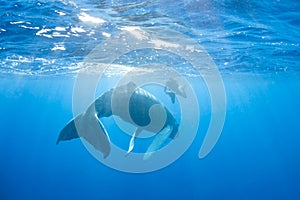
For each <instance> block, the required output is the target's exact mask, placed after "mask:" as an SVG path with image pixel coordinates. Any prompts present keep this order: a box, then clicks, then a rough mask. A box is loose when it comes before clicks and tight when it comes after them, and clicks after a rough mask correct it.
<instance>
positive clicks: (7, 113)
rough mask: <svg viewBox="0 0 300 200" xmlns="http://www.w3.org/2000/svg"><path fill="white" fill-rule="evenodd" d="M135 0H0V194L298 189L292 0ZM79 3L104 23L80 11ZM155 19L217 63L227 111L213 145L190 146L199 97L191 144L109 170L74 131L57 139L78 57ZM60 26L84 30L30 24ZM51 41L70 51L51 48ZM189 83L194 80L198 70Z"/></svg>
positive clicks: (111, 195) (259, 194)
mask: <svg viewBox="0 0 300 200" xmlns="http://www.w3.org/2000/svg"><path fill="white" fill-rule="evenodd" d="M141 2H142V1H136V2H135V3H134V2H127V1H121V0H120V1H115V2H114V3H112V2H110V1H88V0H86V1H73V3H71V1H55V2H53V1H39V2H38V1H29V0H28V1H20V2H17V1H11V2H4V1H1V2H0V11H1V12H0V16H1V17H0V19H1V20H0V71H1V74H0V199H3V200H4V199H84V198H86V199H129V198H130V199H171V198H172V199H183V198H184V199H299V198H300V194H299V191H300V181H299V180H300V172H299V169H300V156H299V145H300V135H299V134H300V125H299V111H300V106H299V102H300V92H299V91H300V79H299V78H300V74H299V66H300V65H299V63H300V59H299V55H300V53H299V35H300V34H299V25H300V21H299V19H300V17H299V12H300V10H299V3H298V1H179V2H173V1H167V0H165V1H160V2H150V3H145V4H138V3H141ZM182 2H184V3H182ZM74 3H75V4H76V5H74ZM128 3H132V4H133V6H131V7H128V6H125V5H127V4H128ZM82 8H88V9H89V10H88V11H85V12H87V13H89V14H90V15H91V16H97V17H99V18H102V19H105V20H106V21H108V23H106V24H103V25H99V24H98V25H95V24H87V23H83V22H80V20H78V15H80V13H82V12H83V11H82V10H81V9H82ZM55 11H59V12H64V13H65V14H66V15H64V16H59V14H57V12H55ZM19 21H23V22H22V23H19V24H15V23H11V22H19ZM25 22H30V24H28V23H25ZM152 23H154V25H155V26H158V27H159V26H161V27H167V28H172V29H175V30H177V31H180V32H182V33H184V34H187V35H188V36H190V37H192V38H194V39H195V40H197V41H198V42H199V43H200V44H201V45H203V46H204V48H205V49H206V50H207V51H208V53H209V54H210V55H211V56H212V58H213V59H214V61H215V62H216V64H217V66H218V67H219V68H220V72H221V74H222V78H223V81H224V85H225V89H226V94H227V116H226V122H225V126H224V129H223V132H222V135H221V137H220V140H219V141H218V143H217V145H216V146H215V148H214V149H213V151H212V152H211V153H210V154H209V155H208V156H207V157H205V158H204V159H201V160H200V159H199V158H198V156H197V155H198V151H199V148H200V146H201V144H202V141H203V137H204V134H205V130H206V129H207V126H208V123H209V117H210V111H209V109H207V107H209V105H205V102H206V103H207V101H206V100H200V102H201V103H202V104H201V105H200V107H201V108H203V110H201V121H200V128H199V132H198V135H197V137H196V139H195V141H194V142H193V144H192V146H191V147H190V148H189V149H188V151H187V152H186V153H185V154H184V155H183V156H182V157H181V158H180V159H179V160H178V161H176V162H175V163H173V164H172V165H170V166H168V167H166V168H164V169H162V170H159V171H156V172H152V173H148V174H127V173H123V172H119V171H116V170H113V169H110V168H108V167H106V166H104V165H102V164H101V163H100V162H98V161H97V160H96V159H94V158H93V157H92V156H91V155H90V154H89V153H88V152H87V150H86V149H85V148H84V146H83V145H82V143H81V141H80V140H74V141H71V142H65V143H62V144H60V145H56V144H55V142H56V139H57V136H58V133H59V131H60V130H61V128H62V127H64V125H65V124H66V123H67V122H68V121H69V120H70V119H71V118H72V90H73V84H74V81H75V76H76V73H75V72H76V70H78V66H77V65H76V63H78V62H80V61H82V60H83V59H84V57H85V56H86V55H87V53H88V52H89V51H90V50H91V49H92V48H93V47H95V45H96V44H99V43H101V41H103V40H104V39H105V37H104V36H103V35H102V32H107V33H111V34H115V33H117V32H118V31H119V28H120V27H121V26H128V25H138V26H150V25H151V24H152ZM21 25H24V26H26V27H27V28H26V27H24V26H21ZM57 26H60V27H65V28H66V31H64V32H63V33H62V34H67V33H70V34H73V33H72V31H71V28H72V27H81V28H82V29H84V30H85V31H86V32H83V33H78V34H79V35H78V36H75V35H71V36H70V37H52V38H47V37H45V36H37V35H36V33H37V32H38V31H39V30H41V29H43V28H48V29H50V31H49V34H50V35H52V36H53V35H55V34H54V32H55V27H57ZM28 27H38V28H37V29H34V28H33V29H30V28H28ZM91 31H94V32H95V34H94V35H89V34H88V33H90V32H91ZM95 38H97V40H95ZM56 43H58V44H59V45H64V46H65V48H66V50H64V51H60V50H56V51H54V50H51V49H52V48H53V47H54V46H55V45H56ZM41 58H42V59H44V60H42V61H41ZM66 66H67V67H66ZM191 84H192V85H193V86H194V87H195V88H196V91H197V89H198V91H199V86H198V85H197V84H198V82H197V80H194V79H192V80H191ZM200 88H201V87H200ZM201 94H203V92H202V91H201V92H200V91H199V92H197V96H198V98H199V99H203V98H204V99H209V97H208V96H205V97H203V96H201ZM203 104H204V105H203ZM202 111H203V112H202ZM108 129H110V130H111V132H114V130H116V127H114V126H112V127H108Z"/></svg>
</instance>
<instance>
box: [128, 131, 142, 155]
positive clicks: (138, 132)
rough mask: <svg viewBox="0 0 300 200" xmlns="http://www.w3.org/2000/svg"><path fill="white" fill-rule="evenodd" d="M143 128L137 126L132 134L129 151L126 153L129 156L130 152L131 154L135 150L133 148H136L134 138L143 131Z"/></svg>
mask: <svg viewBox="0 0 300 200" xmlns="http://www.w3.org/2000/svg"><path fill="white" fill-rule="evenodd" d="M142 130H143V129H141V128H137V129H136V130H135V132H134V133H133V135H132V137H131V139H130V142H129V147H128V151H127V153H126V156H127V155H128V154H130V152H131V151H132V150H133V148H134V138H135V137H136V136H138V135H139V134H140V133H141V132H142Z"/></svg>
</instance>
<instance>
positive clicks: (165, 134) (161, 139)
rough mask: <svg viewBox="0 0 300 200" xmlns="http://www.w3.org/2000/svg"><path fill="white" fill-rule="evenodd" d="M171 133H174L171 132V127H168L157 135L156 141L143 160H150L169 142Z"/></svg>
mask: <svg viewBox="0 0 300 200" xmlns="http://www.w3.org/2000/svg"><path fill="white" fill-rule="evenodd" d="M171 133H172V131H171V127H170V126H167V127H166V128H164V129H163V130H161V131H160V132H159V133H157V135H156V136H155V138H154V140H153V141H152V143H151V144H150V146H149V147H148V149H147V151H146V153H145V155H144V158H143V159H144V160H148V159H149V158H150V157H151V156H152V154H153V153H155V152H156V151H157V150H159V149H160V148H161V147H162V146H163V145H164V144H165V143H166V142H167V140H168V138H169V136H170V134H171Z"/></svg>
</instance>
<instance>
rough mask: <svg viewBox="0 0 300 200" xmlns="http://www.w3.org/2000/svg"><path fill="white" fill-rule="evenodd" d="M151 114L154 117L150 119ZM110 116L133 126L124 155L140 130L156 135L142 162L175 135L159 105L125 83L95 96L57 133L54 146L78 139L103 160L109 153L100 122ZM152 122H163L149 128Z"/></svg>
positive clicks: (173, 125) (175, 129)
mask: <svg viewBox="0 0 300 200" xmlns="http://www.w3.org/2000/svg"><path fill="white" fill-rule="evenodd" d="M126 101H127V102H129V105H125V103H124V102H126ZM155 106H159V109H156V112H151V111H152V110H151V109H152V108H155ZM153 113H154V115H153V116H151V114H153ZM128 114H129V115H130V117H129V116H128ZM112 115H115V116H118V117H120V118H121V119H122V120H124V121H126V122H128V123H131V124H133V125H135V126H136V127H137V128H136V130H135V132H134V133H133V135H132V137H131V139H130V142H129V147H128V151H127V154H126V155H128V154H129V153H130V152H131V151H132V150H133V148H134V139H135V137H136V136H138V135H139V134H140V133H141V132H142V131H143V130H147V131H150V132H154V133H156V135H155V138H154V139H153V142H152V143H151V144H150V146H149V147H148V149H147V151H146V153H145V156H144V159H147V158H148V157H150V155H151V154H152V153H153V152H155V151H156V150H158V149H160V148H161V146H163V144H165V143H166V142H167V140H168V139H174V138H175V136H176V135H177V133H178V126H179V124H178V122H177V121H176V119H175V118H174V116H173V115H172V114H171V112H170V111H169V110H168V109H167V108H166V107H165V106H164V105H163V104H162V102H160V101H159V100H158V99H157V98H156V97H155V96H154V95H152V94H151V93H149V92H148V91H146V90H145V89H142V88H140V87H137V86H136V84H135V83H133V82H129V83H127V84H126V85H121V86H118V87H115V88H112V89H110V90H109V91H107V92H105V93H103V94H102V95H101V96H100V97H98V98H97V99H96V100H95V101H94V102H93V103H92V104H91V105H90V106H89V107H88V108H87V110H86V111H85V112H83V113H81V114H80V115H78V116H76V117H75V118H74V119H72V120H71V121H70V122H69V123H68V124H67V125H66V126H65V127H64V128H63V129H62V130H61V132H60V134H59V136H58V139H57V142H56V143H57V144H58V143H59V142H60V141H65V140H72V139H75V138H79V137H82V138H84V139H85V140H86V141H87V142H88V143H90V144H91V145H93V146H94V148H95V149H97V150H99V151H101V152H102V153H103V157H104V158H106V157H107V156H108V155H109V154H110V150H111V147H110V140H109V134H108V133H107V131H106V129H105V128H104V126H103V124H102V123H101V121H100V119H101V118H103V117H110V116H112ZM161 116H164V118H163V117H161ZM153 119H154V120H155V119H156V120H160V119H163V120H161V125H158V126H156V127H153V126H149V125H150V124H151V120H153ZM154 125H155V124H154ZM156 129H157V130H156ZM79 133H80V134H79Z"/></svg>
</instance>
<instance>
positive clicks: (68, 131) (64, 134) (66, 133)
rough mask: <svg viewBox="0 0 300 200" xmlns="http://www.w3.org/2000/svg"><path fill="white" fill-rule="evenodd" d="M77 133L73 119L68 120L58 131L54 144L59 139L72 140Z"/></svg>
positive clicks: (76, 136)
mask: <svg viewBox="0 0 300 200" xmlns="http://www.w3.org/2000/svg"><path fill="white" fill-rule="evenodd" d="M78 137H79V135H78V133H77V130H76V127H75V122H74V120H72V121H70V122H69V123H68V124H67V125H66V126H65V127H64V128H63V129H62V130H61V132H60V133H59V136H58V138H57V141H56V144H58V143H59V142H60V141H65V140H72V139H75V138H78Z"/></svg>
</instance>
